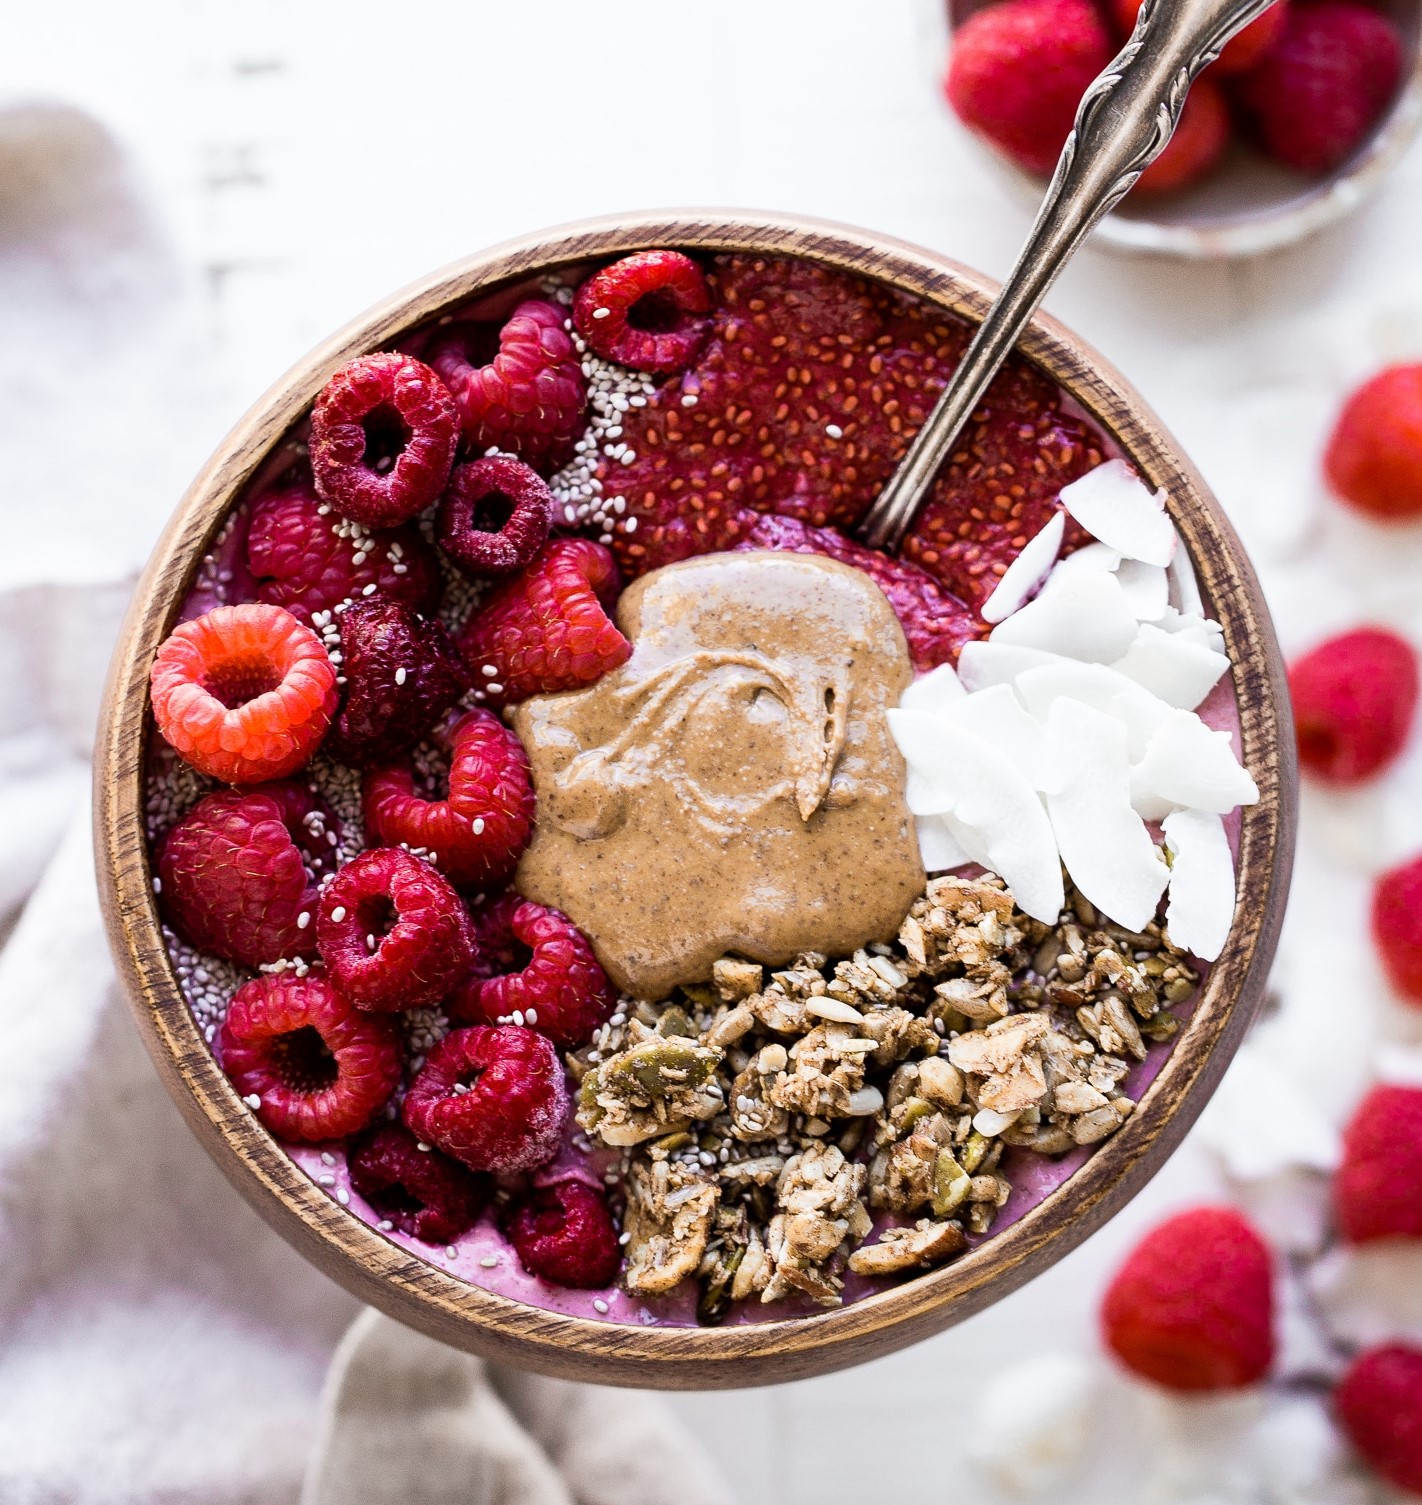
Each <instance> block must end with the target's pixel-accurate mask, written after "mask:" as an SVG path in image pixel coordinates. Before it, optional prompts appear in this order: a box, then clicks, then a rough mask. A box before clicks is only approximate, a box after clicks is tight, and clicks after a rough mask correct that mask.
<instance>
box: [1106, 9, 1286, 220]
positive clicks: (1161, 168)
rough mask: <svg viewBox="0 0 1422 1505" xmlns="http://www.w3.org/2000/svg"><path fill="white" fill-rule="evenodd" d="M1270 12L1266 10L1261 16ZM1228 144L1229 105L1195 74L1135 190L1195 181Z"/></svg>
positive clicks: (1166, 189) (1155, 189)
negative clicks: (1181, 106) (1170, 130)
mask: <svg viewBox="0 0 1422 1505" xmlns="http://www.w3.org/2000/svg"><path fill="white" fill-rule="evenodd" d="M1272 14H1273V13H1272V12H1266V13H1265V18H1267V17H1268V16H1271V15H1272ZM1228 145H1229V106H1228V105H1227V104H1226V103H1225V97H1224V95H1223V94H1222V93H1221V92H1220V90H1219V88H1218V87H1217V86H1216V85H1215V84H1213V83H1211V82H1210V80H1209V79H1208V78H1198V79H1196V80H1195V82H1194V83H1193V84H1192V85H1191V87H1190V92H1189V94H1188V95H1186V97H1185V108H1184V109H1183V110H1182V111H1181V112H1180V122H1179V124H1178V125H1177V126H1176V127H1175V134H1174V135H1173V136H1172V137H1171V138H1170V140H1169V141H1168V142H1167V143H1166V146H1165V150H1164V151H1163V152H1161V154H1160V155H1159V156H1158V157H1157V158H1156V159H1155V161H1154V162H1152V163H1151V164H1150V166H1149V167H1147V168H1146V170H1145V171H1144V172H1143V173H1142V174H1141V175H1140V177H1139V179H1137V181H1136V186H1135V188H1134V190H1133V192H1135V193H1172V192H1174V190H1175V189H1177V188H1185V187H1187V186H1188V185H1189V184H1191V183H1195V182H1198V181H1199V179H1201V178H1203V177H1204V176H1205V174H1206V173H1207V172H1209V170H1210V169H1211V168H1212V167H1213V166H1214V165H1215V163H1216V162H1218V161H1219V159H1220V158H1221V156H1223V155H1224V149H1225V147H1226V146H1228Z"/></svg>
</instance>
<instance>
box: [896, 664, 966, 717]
mask: <svg viewBox="0 0 1422 1505" xmlns="http://www.w3.org/2000/svg"><path fill="white" fill-rule="evenodd" d="M967 693H968V692H967V691H966V690H965V689H964V688H963V682H962V681H961V680H960V679H959V678H958V673H957V671H956V670H955V669H954V668H953V666H952V664H939V666H938V667H937V668H936V669H930V670H929V671H928V673H927V674H923V675H920V676H919V678H918V679H916V680H914V682H913V683H912V684H911V685H910V686H909V687H908V689H907V690H905V691H904V693H903V695H902V696H900V698H899V704H900V705H901V706H902V707H903V708H904V709H905V710H906V711H943V710H946V709H947V708H948V707H949V706H950V705H953V704H955V703H956V702H957V701H960V700H961V699H962V698H963V696H964V695H966V694H967Z"/></svg>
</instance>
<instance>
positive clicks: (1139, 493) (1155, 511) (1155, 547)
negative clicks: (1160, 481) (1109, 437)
mask: <svg viewBox="0 0 1422 1505" xmlns="http://www.w3.org/2000/svg"><path fill="white" fill-rule="evenodd" d="M1062 506H1063V507H1065V508H1066V509H1067V511H1068V512H1070V513H1071V515H1072V516H1073V517H1074V518H1075V519H1076V520H1077V522H1079V523H1080V524H1081V526H1082V527H1083V528H1085V529H1086V531H1087V532H1088V533H1090V534H1091V536H1092V537H1093V538H1099V539H1100V540H1101V542H1102V543H1104V544H1106V545H1107V546H1108V547H1109V548H1112V549H1115V550H1116V551H1117V553H1120V554H1124V555H1125V556H1126V558H1127V559H1140V560H1143V561H1144V562H1145V563H1146V564H1159V565H1167V564H1169V563H1170V561H1171V558H1172V557H1173V555H1174V554H1175V525H1174V524H1173V523H1172V522H1171V521H1170V519H1169V518H1168V517H1167V516H1166V515H1165V493H1164V492H1163V491H1157V492H1155V493H1151V492H1150V491H1149V490H1147V488H1146V486H1145V483H1144V482H1143V481H1142V480H1141V478H1140V477H1139V476H1138V475H1137V474H1136V473H1135V471H1133V470H1132V469H1131V467H1130V466H1129V465H1127V464H1126V462H1125V461H1124V460H1108V461H1107V462H1106V463H1105V464H1104V465H1098V466H1097V467H1096V469H1095V470H1089V471H1087V473H1086V474H1085V475H1084V476H1082V478H1081V479H1080V480H1079V481H1073V482H1072V483H1071V484H1070V485H1069V486H1063V487H1062Z"/></svg>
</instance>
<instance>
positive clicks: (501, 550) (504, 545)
mask: <svg viewBox="0 0 1422 1505" xmlns="http://www.w3.org/2000/svg"><path fill="white" fill-rule="evenodd" d="M552 522H553V493H552V492H551V491H549V489H548V486H547V483H546V482H545V481H543V480H542V479H541V478H540V477H539V476H538V475H537V474H535V473H534V472H533V471H532V470H530V469H529V467H528V466H527V465H524V464H523V463H522V462H521V461H518V460H511V459H509V458H508V456H506V455H488V456H486V457H485V458H484V459H482V460H475V461H474V462H473V463H472V464H469V465H461V466H459V467H458V468H457V469H456V470H455V472H454V474H453V476H451V477H450V482H449V486H448V487H447V488H446V490H445V493H444V496H443V498H442V499H441V501H440V504H439V541H440V545H441V546H442V547H443V549H444V551H445V553H446V554H448V555H449V556H450V558H451V559H453V560H454V561H455V563H456V564H460V565H463V566H464V568H465V569H466V570H468V571H470V573H471V574H474V575H476V576H480V575H511V574H513V573H514V571H515V570H521V569H523V568H524V567H525V566H526V565H528V564H529V563H530V562H531V561H532V559H533V556H534V555H535V554H537V553H538V551H539V549H541V548H542V547H543V545H544V544H545V543H547V542H548V529H549V527H550V526H551V525H552Z"/></svg>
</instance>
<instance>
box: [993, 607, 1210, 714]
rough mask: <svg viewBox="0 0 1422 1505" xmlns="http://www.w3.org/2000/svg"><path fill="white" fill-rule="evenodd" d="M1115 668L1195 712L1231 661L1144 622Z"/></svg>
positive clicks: (1180, 635) (1157, 693) (1163, 697)
mask: <svg viewBox="0 0 1422 1505" xmlns="http://www.w3.org/2000/svg"><path fill="white" fill-rule="evenodd" d="M1001 630H1002V629H1001V628H999V629H998V631H999V632H1000V631H1001ZM1112 667H1113V668H1116V669H1119V670H1120V671H1121V673H1122V674H1124V675H1126V677H1127V678H1129V679H1133V680H1135V682H1136V683H1137V684H1138V685H1143V686H1144V687H1145V688H1146V689H1147V690H1149V691H1150V692H1151V693H1152V694H1153V695H1158V696H1159V697H1160V698H1161V699H1162V700H1163V701H1165V702H1166V704H1167V705H1173V706H1178V707H1179V708H1180V709H1181V710H1184V711H1193V710H1194V709H1195V707H1196V706H1197V705H1199V703H1200V702H1201V701H1202V700H1203V699H1204V698H1205V696H1206V695H1208V694H1209V693H1210V691H1211V690H1212V689H1214V687H1215V685H1216V684H1217V683H1218V682H1219V681H1220V679H1221V678H1223V676H1224V675H1225V674H1226V673H1227V672H1228V671H1229V659H1228V658H1226V657H1225V655H1224V654H1223V653H1216V652H1215V651H1214V650H1213V649H1210V648H1205V647H1202V646H1201V645H1200V644H1199V643H1196V642H1192V641H1191V640H1190V638H1189V637H1187V636H1186V635H1185V634H1184V633H1179V632H1162V631H1161V629H1160V628H1159V627H1155V626H1153V625H1152V624H1151V623H1149V622H1142V623H1141V624H1140V626H1139V628H1138V630H1137V632H1136V636H1135V641H1134V642H1133V643H1132V644H1131V646H1130V648H1129V649H1128V650H1127V651H1126V652H1125V653H1124V654H1123V655H1122V656H1121V657H1120V658H1119V659H1117V660H1116V661H1115V663H1114V664H1113V666H1112Z"/></svg>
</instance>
